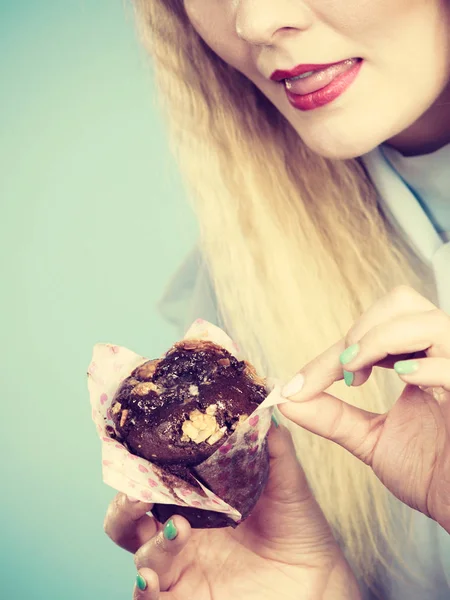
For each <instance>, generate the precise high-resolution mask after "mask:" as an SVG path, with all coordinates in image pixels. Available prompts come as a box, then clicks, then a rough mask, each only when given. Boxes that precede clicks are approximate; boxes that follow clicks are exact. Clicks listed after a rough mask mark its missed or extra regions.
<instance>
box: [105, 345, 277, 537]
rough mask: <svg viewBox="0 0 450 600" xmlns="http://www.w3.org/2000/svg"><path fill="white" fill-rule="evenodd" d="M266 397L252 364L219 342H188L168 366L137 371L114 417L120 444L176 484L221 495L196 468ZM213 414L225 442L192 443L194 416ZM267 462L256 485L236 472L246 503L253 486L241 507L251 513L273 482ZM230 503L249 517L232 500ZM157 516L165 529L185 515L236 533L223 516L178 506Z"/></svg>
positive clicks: (160, 509) (153, 364) (158, 510)
mask: <svg viewBox="0 0 450 600" xmlns="http://www.w3.org/2000/svg"><path fill="white" fill-rule="evenodd" d="M265 397H266V390H265V386H264V382H263V380H261V379H260V378H258V377H257V375H256V373H255V371H254V370H253V368H252V367H251V366H250V365H249V364H248V363H246V362H245V361H238V360H237V359H236V358H235V357H234V356H232V355H231V354H230V353H229V352H228V351H227V350H225V349H224V348H221V347H220V346H217V345H215V344H213V343H211V342H204V341H198V340H185V341H182V342H179V343H177V344H175V346H174V347H173V348H172V349H171V350H170V351H169V352H168V353H167V354H166V355H165V357H164V358H162V359H161V360H156V361H148V362H146V363H144V364H143V365H141V366H140V367H138V368H137V369H135V370H134V371H133V372H132V373H131V375H130V376H129V377H127V379H125V380H124V381H123V383H122V384H121V386H120V388H119V389H118V391H117V394H116V396H115V398H114V400H113V402H112V406H111V409H112V417H113V421H114V424H115V427H116V433H117V437H118V439H120V440H121V441H122V442H123V443H124V444H125V445H126V447H127V448H128V449H129V451H130V452H132V453H134V454H136V455H137V456H141V457H142V458H145V459H147V460H149V461H150V462H152V463H154V464H156V465H158V466H160V467H163V470H164V471H165V472H166V474H167V477H168V480H169V479H170V477H171V476H175V477H179V478H181V479H183V480H184V481H187V482H188V483H189V484H191V485H193V486H194V487H197V488H198V489H199V490H200V487H199V486H198V484H197V482H196V479H199V480H200V481H202V482H203V483H204V484H205V485H207V487H208V488H209V489H211V490H212V491H214V492H215V493H217V492H216V491H215V489H214V487H215V483H216V479H217V478H218V474H215V473H212V474H211V473H210V472H209V471H208V472H205V473H202V472H201V468H200V469H199V470H197V469H196V466H199V465H201V463H203V462H204V461H205V460H206V459H207V458H208V457H209V456H211V455H212V454H213V453H214V452H215V451H216V450H217V449H218V448H219V447H220V446H221V445H222V444H223V443H224V442H225V441H226V438H227V437H229V436H230V435H232V434H233V433H234V430H235V429H236V427H237V425H238V422H239V417H240V416H248V415H250V414H251V413H253V411H254V410H255V409H256V408H257V407H258V405H259V404H260V403H261V402H262V401H263V400H264V398H265ZM211 406H214V407H215V408H214V409H211V408H210V407H211ZM207 409H209V410H213V411H214V418H215V419H216V421H217V425H218V427H219V428H224V429H223V436H222V437H221V438H220V439H218V440H217V441H216V442H215V443H212V444H210V443H208V441H207V440H205V441H201V442H200V443H196V442H195V441H193V440H191V439H189V438H187V437H186V435H184V433H183V423H185V422H186V421H189V419H190V415H191V414H192V412H193V411H195V410H197V411H200V412H201V413H202V414H205V413H207ZM210 439H212V438H210ZM263 454H264V456H263V457H261V460H262V462H261V465H260V466H261V469H260V472H259V473H254V474H253V475H252V476H251V477H250V479H252V481H250V480H249V475H250V474H249V473H248V471H247V472H245V473H244V472H241V471H242V469H238V471H236V469H235V470H234V472H233V473H234V474H233V473H231V471H230V474H231V475H232V477H233V481H234V485H235V486H236V488H239V489H240V491H239V492H238V496H239V498H240V499H241V500H242V498H246V496H248V494H246V490H247V491H248V487H249V485H250V488H251V492H250V495H251V496H252V498H251V499H250V500H248V499H246V501H245V502H244V503H242V502H241V501H239V502H238V504H240V505H242V506H241V508H243V509H244V512H247V513H248V512H249V511H248V508H249V507H250V504H251V506H253V505H254V503H255V502H256V499H257V497H259V494H260V493H261V491H262V489H263V484H264V483H265V481H266V479H267V473H268V455H267V449H266V448H265V449H264V453H263ZM244 462H245V461H244ZM244 471H245V468H244ZM203 476H204V477H203ZM220 479H221V480H223V474H222V475H221V477H220ZM253 480H254V481H253ZM219 487H220V486H219ZM255 494H256V496H255ZM225 495H226V494H225ZM219 496H221V495H220V494H219ZM221 497H223V496H221ZM224 500H226V501H227V502H229V503H230V504H231V505H232V506H235V508H237V509H238V510H239V511H240V512H243V511H242V510H240V508H239V506H237V505H236V503H233V502H232V500H233V498H232V497H228V498H224ZM249 502H250V503H249ZM153 514H154V516H155V517H156V518H157V519H158V520H159V521H161V522H164V521H165V520H167V519H168V518H170V516H171V515H173V514H182V515H183V516H185V517H186V518H187V519H188V520H189V522H190V523H191V525H192V526H193V527H196V528H198V527H201V528H205V527H225V526H230V525H231V526H234V525H235V523H234V522H233V521H232V520H231V519H229V518H228V517H226V516H225V515H223V514H221V513H217V512H213V511H206V510H200V509H195V508H186V507H180V506H176V505H155V506H154V509H153ZM245 516H247V515H245Z"/></svg>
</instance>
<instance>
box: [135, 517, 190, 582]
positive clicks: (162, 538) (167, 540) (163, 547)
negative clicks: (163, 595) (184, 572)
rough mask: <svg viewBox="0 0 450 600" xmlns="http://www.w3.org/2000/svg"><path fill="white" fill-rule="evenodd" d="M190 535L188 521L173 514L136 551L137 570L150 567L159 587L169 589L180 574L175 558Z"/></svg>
mask: <svg viewBox="0 0 450 600" xmlns="http://www.w3.org/2000/svg"><path fill="white" fill-rule="evenodd" d="M190 535H191V526H190V525H189V523H188V522H187V521H186V519H184V518H183V517H180V516H179V515H175V516H174V517H172V519H170V520H169V521H168V522H167V523H166V525H165V526H164V529H163V530H162V531H160V532H159V533H158V534H157V535H155V536H154V537H153V538H152V539H151V540H150V541H148V542H147V543H146V544H144V545H143V546H141V547H140V548H139V550H138V551H137V552H136V554H135V557H134V562H135V564H136V568H137V569H138V571H140V570H141V569H143V568H147V569H151V570H152V571H154V572H155V573H156V575H157V576H158V579H159V586H160V589H161V590H167V589H169V588H170V587H171V586H173V585H174V584H175V583H176V581H177V580H178V578H179V576H180V567H179V565H178V564H177V562H176V560H175V559H176V557H177V555H178V554H179V553H180V552H181V551H182V550H183V548H184V547H185V546H186V544H187V542H188V541H189V538H190Z"/></svg>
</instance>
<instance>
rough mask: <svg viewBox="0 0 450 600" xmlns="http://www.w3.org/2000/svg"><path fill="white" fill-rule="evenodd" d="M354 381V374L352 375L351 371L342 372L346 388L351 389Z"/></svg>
mask: <svg viewBox="0 0 450 600" xmlns="http://www.w3.org/2000/svg"><path fill="white" fill-rule="evenodd" d="M354 380H355V374H354V373H352V372H351V371H345V370H344V381H345V384H346V385H348V387H351V386H352V385H353V381H354Z"/></svg>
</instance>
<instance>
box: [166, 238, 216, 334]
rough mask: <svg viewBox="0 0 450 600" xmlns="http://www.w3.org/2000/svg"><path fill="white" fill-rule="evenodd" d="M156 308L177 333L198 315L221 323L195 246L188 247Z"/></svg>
mask: <svg viewBox="0 0 450 600" xmlns="http://www.w3.org/2000/svg"><path fill="white" fill-rule="evenodd" d="M158 309H159V312H160V314H161V315H162V316H163V317H164V318H165V319H166V320H167V321H168V322H169V323H171V324H172V325H174V326H175V327H176V328H177V331H178V332H179V334H180V335H182V334H184V332H185V331H186V329H187V328H188V327H189V326H190V325H191V323H192V322H193V321H195V320H196V319H198V318H202V319H205V320H206V321H209V322H210V323H213V324H215V325H220V324H221V323H220V321H221V320H220V318H219V314H218V309H217V298H216V294H215V292H214V287H213V284H212V280H211V276H210V273H209V269H208V266H207V264H206V261H205V259H204V257H203V254H202V252H201V250H200V248H199V246H198V245H196V246H195V247H194V248H192V250H191V252H190V253H189V254H188V255H187V256H186V257H185V258H184V259H183V261H182V263H181V264H180V266H179V268H178V269H177V271H176V272H175V273H174V275H173V276H172V278H171V280H170V282H169V285H168V286H167V287H166V289H165V291H164V293H163V295H162V297H161V299H160V301H159V303H158Z"/></svg>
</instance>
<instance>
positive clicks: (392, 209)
mask: <svg viewBox="0 0 450 600" xmlns="http://www.w3.org/2000/svg"><path fill="white" fill-rule="evenodd" d="M448 151H450V146H449V147H448V148H447V149H446V150H445V151H444V152H440V151H439V152H438V153H434V155H428V157H427V158H425V159H424V157H414V160H411V159H410V157H408V158H405V157H402V156H401V155H399V154H398V153H395V151H393V150H391V149H387V150H386V148H384V147H383V149H381V148H376V149H375V150H373V151H372V152H370V153H368V154H366V155H365V156H363V157H362V158H361V160H362V161H363V163H364V165H365V167H366V169H367V170H368V172H369V174H370V176H371V178H372V181H373V182H374V184H375V186H376V188H377V190H378V192H379V201H380V205H381V207H382V209H383V211H384V212H385V213H386V215H387V217H388V218H389V219H390V220H391V221H392V223H393V224H394V225H395V227H396V228H397V230H398V232H399V234H400V235H403V236H404V237H405V238H406V239H407V240H408V241H409V243H410V244H411V245H412V246H413V247H414V248H415V250H416V252H417V253H418V255H419V256H420V257H421V258H422V259H423V260H424V261H425V262H427V263H428V264H429V265H430V267H431V269H432V270H433V273H434V276H435V280H436V286H437V290H438V295H439V304H440V306H441V308H442V309H443V310H445V311H446V312H448V313H449V314H450V242H447V243H446V237H445V236H442V235H440V233H441V231H446V230H447V231H448V230H449V229H450V228H449V220H448V216H449V213H448V207H449V203H450V194H448V193H447V190H450V158H449V155H448V154H447V152H448ZM396 154H398V156H396ZM399 157H400V158H399ZM422 159H424V160H422ZM160 310H161V312H162V314H163V315H164V316H165V317H166V318H167V320H169V321H171V322H172V323H174V324H175V325H176V326H177V327H178V328H179V331H180V334H181V332H183V331H184V330H185V329H186V327H187V326H188V325H190V324H191V323H192V322H193V321H194V320H195V319H196V318H198V317H200V316H201V317H203V318H204V319H207V320H209V321H211V322H213V323H216V324H218V325H222V322H221V318H220V315H219V314H218V312H217V308H216V299H215V294H214V290H213V287H212V285H211V279H210V277H209V276H208V272H207V269H206V265H205V263H204V261H203V260H202V256H201V253H200V251H199V250H198V249H197V248H195V249H194V250H193V251H192V253H191V254H190V255H189V256H188V257H187V259H186V261H185V262H184V264H183V265H182V267H181V268H180V270H179V271H178V273H177V274H176V276H175V278H174V279H173V282H172V284H171V285H170V286H169V288H168V289H167V291H166V294H165V296H164V298H163V299H162V301H161V303H160ZM413 515H414V522H415V532H416V533H415V538H414V541H413V546H414V548H412V547H408V544H407V543H406V541H405V547H404V556H403V558H404V561H405V563H406V564H408V566H409V567H410V569H412V570H413V571H422V570H425V573H426V578H425V583H424V585H422V584H417V583H414V582H412V581H411V580H410V579H408V577H407V576H405V578H406V579H405V580H395V579H393V578H392V577H390V578H385V579H384V580H383V581H381V582H380V584H381V585H382V587H383V600H444V599H445V600H448V599H449V598H450V535H448V534H447V533H446V532H445V531H444V530H443V529H442V528H441V527H440V526H439V525H438V524H437V523H435V522H434V521H432V520H431V519H429V518H427V517H425V516H424V515H422V514H421V513H419V512H417V511H413ZM363 594H364V596H363V597H364V600H370V599H371V598H372V597H371V595H370V593H369V592H368V590H363Z"/></svg>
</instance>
